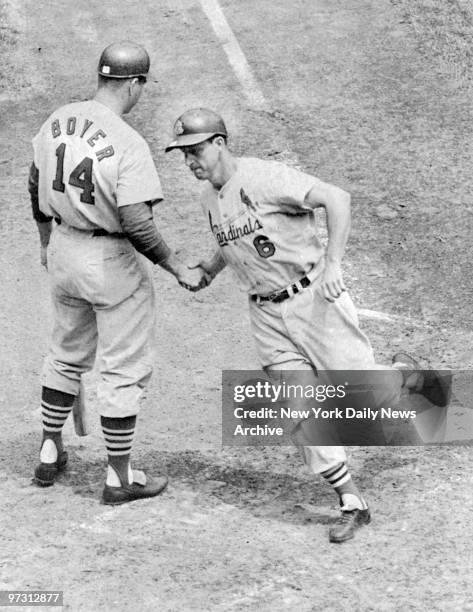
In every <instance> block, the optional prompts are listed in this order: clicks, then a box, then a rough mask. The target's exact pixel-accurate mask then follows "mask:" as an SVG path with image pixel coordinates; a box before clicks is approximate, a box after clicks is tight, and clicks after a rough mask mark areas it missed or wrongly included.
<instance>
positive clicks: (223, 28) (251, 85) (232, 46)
mask: <svg viewBox="0 0 473 612" xmlns="http://www.w3.org/2000/svg"><path fill="white" fill-rule="evenodd" d="M199 1H200V4H201V6H202V9H203V11H204V13H205V14H206V15H207V18H208V20H209V21H210V23H211V25H212V28H213V30H214V32H215V34H216V35H217V38H218V39H219V41H220V42H221V44H222V46H223V49H224V51H225V53H226V54H227V57H228V61H229V63H230V65H231V66H232V68H233V70H234V71H235V74H236V76H237V78H238V80H239V81H240V83H241V85H242V87H243V91H244V92H245V95H246V97H247V98H248V102H249V103H250V105H251V106H252V107H253V108H255V109H259V110H264V109H267V106H268V105H267V102H266V100H265V97H264V95H263V92H262V91H261V89H260V87H259V85H258V82H257V81H256V79H255V77H254V75H253V72H252V70H251V68H250V65H249V64H248V62H247V60H246V57H245V54H244V53H243V51H242V50H241V47H240V45H239V43H238V40H237V39H236V36H235V34H234V33H233V31H232V29H231V27H230V26H229V25H228V21H227V20H226V18H225V15H224V14H223V11H222V9H221V7H220V5H219V3H218V0H199ZM358 314H360V315H361V316H363V317H367V318H368V319H376V320H378V321H387V322H395V321H405V320H406V319H404V318H403V317H399V316H396V315H390V314H387V313H384V312H378V311H376V310H369V309H367V308H359V309H358Z"/></svg>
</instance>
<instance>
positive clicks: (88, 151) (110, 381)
mask: <svg viewBox="0 0 473 612" xmlns="http://www.w3.org/2000/svg"><path fill="white" fill-rule="evenodd" d="M149 67H150V59H149V56H148V53H147V52H146V50H145V49H144V48H143V47H141V46H139V45H137V44H134V43H130V42H120V43H114V44H112V45H110V46H108V47H107V48H106V49H105V50H104V51H103V53H102V55H101V57H100V61H99V66H98V87H97V91H96V94H95V96H94V97H93V98H92V99H91V100H87V101H84V102H75V103H72V104H67V105H66V106H62V107H61V108H58V109H57V110H56V111H54V112H53V113H52V114H51V115H50V117H49V118H48V119H47V120H46V121H45V123H44V124H43V126H42V127H41V129H40V131H39V132H38V134H37V135H36V136H35V138H34V140H33V149H34V161H33V164H32V165H31V169H30V177H29V192H30V196H31V202H32V209H33V216H34V219H35V220H36V222H37V225H38V230H39V235H40V242H41V263H42V264H43V265H44V266H47V269H48V272H49V276H50V281H51V289H52V299H53V304H54V331H53V336H52V341H51V344H50V348H49V352H48V355H47V357H46V359H45V362H44V366H43V371H42V385H43V386H42V399H41V405H42V422H43V440H42V445H41V451H40V463H39V465H38V466H37V467H36V469H35V475H34V481H35V482H36V483H37V484H38V485H40V486H49V485H52V484H53V483H54V481H55V479H56V477H57V475H58V473H59V472H60V471H61V470H63V469H64V468H65V466H66V463H67V453H66V451H65V450H64V448H63V443H62V438H61V432H62V428H63V425H64V423H65V421H66V419H67V417H68V415H69V413H70V412H71V408H72V404H73V401H74V397H75V396H76V395H77V394H78V391H79V386H80V380H81V376H82V374H83V373H84V372H86V371H88V370H90V368H91V367H92V366H93V363H94V361H95V357H96V353H97V354H98V366H99V373H100V380H99V383H98V389H97V396H98V404H99V411H100V415H101V425H102V429H103V434H104V438H105V444H106V449H107V453H108V469H107V476H106V483H105V487H104V490H103V495H102V500H103V502H104V503H106V504H114V505H115V504H122V503H125V502H129V501H132V500H135V499H138V498H144V497H153V496H155V495H158V494H159V493H160V492H161V491H162V490H163V489H164V488H165V486H166V483H167V480H166V478H164V477H159V478H156V479H152V478H151V477H146V475H145V474H144V473H143V472H141V471H139V470H133V469H132V467H131V464H130V453H131V448H132V444H133V435H134V431H135V425H136V419H137V414H138V410H139V402H140V398H141V396H142V394H143V391H144V389H145V387H146V385H147V383H148V381H149V378H150V376H151V372H152V364H153V354H152V344H153V330H154V322H155V318H154V312H155V304H154V294H153V284H152V276H151V268H152V266H151V264H150V263H149V261H148V260H150V261H151V262H152V263H154V264H158V265H160V266H161V267H162V268H164V269H165V270H167V271H168V272H170V273H171V274H173V275H174V276H175V277H176V279H177V280H178V282H179V283H180V284H182V285H184V286H185V287H186V288H188V289H190V290H197V289H198V288H199V287H200V286H202V285H203V284H205V282H206V281H205V273H204V272H203V271H202V270H199V271H198V273H197V274H196V273H195V272H196V270H190V269H189V268H188V267H187V266H186V265H184V264H183V263H182V262H181V261H179V260H178V259H177V257H176V256H175V255H174V254H173V253H172V252H171V251H170V249H169V247H168V246H167V245H166V243H165V241H164V240H163V238H162V237H161V236H160V234H159V233H158V231H157V228H156V226H155V224H154V222H153V206H154V205H155V204H156V203H158V202H160V201H161V200H162V191H161V185H160V181H159V177H158V174H157V172H156V168H155V165H154V163H153V159H152V157H151V152H150V150H149V147H148V145H147V144H146V142H145V141H144V139H143V138H142V137H141V136H140V135H139V134H138V133H137V132H136V131H135V130H134V129H132V128H131V127H130V126H129V125H128V124H127V123H126V122H125V121H124V119H123V115H125V114H126V113H128V112H129V111H130V110H131V109H132V108H133V107H134V106H135V104H136V103H137V102H138V100H139V98H140V96H141V94H142V91H143V87H144V84H145V83H146V80H147V74H148V71H149ZM143 256H144V257H143Z"/></svg>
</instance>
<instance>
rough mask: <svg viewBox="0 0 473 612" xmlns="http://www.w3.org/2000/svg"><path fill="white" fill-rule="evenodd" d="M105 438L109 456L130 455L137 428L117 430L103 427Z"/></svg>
mask: <svg viewBox="0 0 473 612" xmlns="http://www.w3.org/2000/svg"><path fill="white" fill-rule="evenodd" d="M102 431H103V436H104V438H105V446H106V448H107V454H108V455H109V456H110V457H120V456H123V455H129V454H130V452H131V448H132V446H133V436H134V434H135V428H134V427H131V428H129V429H115V428H113V429H112V428H111V427H105V426H104V425H102Z"/></svg>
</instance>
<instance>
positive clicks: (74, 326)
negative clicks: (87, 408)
mask: <svg viewBox="0 0 473 612" xmlns="http://www.w3.org/2000/svg"><path fill="white" fill-rule="evenodd" d="M71 259H72V263H74V260H77V257H75V256H74V254H73V249H70V248H69V244H68V243H65V241H64V236H63V235H61V234H59V233H57V232H56V231H53V234H52V238H51V244H50V247H49V248H48V272H49V278H50V283H51V297H52V302H53V307H54V326H53V333H52V337H51V341H50V346H49V350H48V354H47V356H46V358H45V360H44V363H43V368H42V373H41V383H42V385H43V386H45V387H50V388H51V389H57V390H58V391H63V392H64V393H70V394H71V395H77V393H78V392H79V385H80V378H81V375H82V374H84V372H87V371H89V370H90V369H91V368H92V367H93V364H94V360H95V354H96V349H97V325H96V318H95V313H94V310H93V308H92V305H91V303H90V302H89V301H87V300H86V299H84V298H82V297H80V293H79V292H78V291H77V288H76V286H75V283H74V282H73V281H72V282H71V276H72V277H73V278H75V277H76V275H77V271H75V273H73V274H72V275H71V274H70V271H69V270H68V267H69V264H70V263H71V261H70V260H71Z"/></svg>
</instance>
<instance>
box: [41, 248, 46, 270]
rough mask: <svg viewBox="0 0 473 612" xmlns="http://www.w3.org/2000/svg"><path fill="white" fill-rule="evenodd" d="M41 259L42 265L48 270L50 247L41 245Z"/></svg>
mask: <svg viewBox="0 0 473 612" xmlns="http://www.w3.org/2000/svg"><path fill="white" fill-rule="evenodd" d="M40 261H41V265H42V266H44V268H45V269H46V270H47V269H48V247H43V246H42V247H41V252H40Z"/></svg>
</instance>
